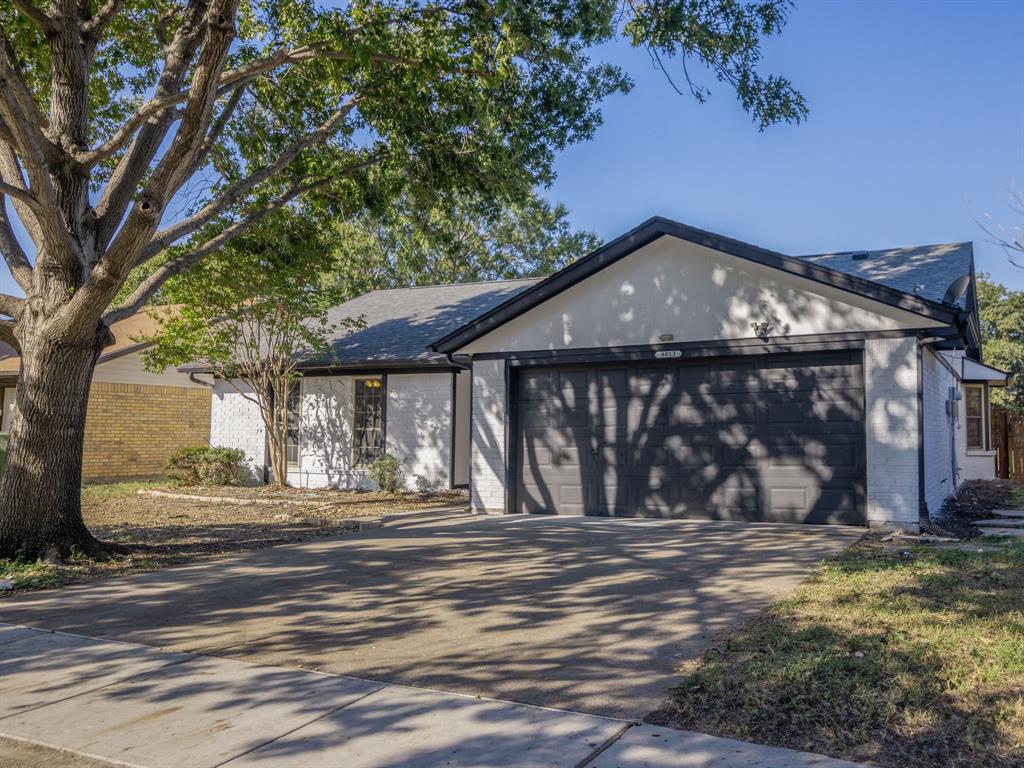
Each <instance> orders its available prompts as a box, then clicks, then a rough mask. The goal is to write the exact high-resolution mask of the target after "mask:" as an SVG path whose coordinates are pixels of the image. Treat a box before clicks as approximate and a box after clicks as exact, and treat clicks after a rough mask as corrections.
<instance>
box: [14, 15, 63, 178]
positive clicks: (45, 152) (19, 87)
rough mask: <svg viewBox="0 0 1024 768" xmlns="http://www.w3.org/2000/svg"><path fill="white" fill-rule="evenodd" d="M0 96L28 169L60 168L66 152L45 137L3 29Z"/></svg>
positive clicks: (22, 75) (35, 106) (36, 107)
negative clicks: (37, 167) (29, 167)
mask: <svg viewBox="0 0 1024 768" xmlns="http://www.w3.org/2000/svg"><path fill="white" fill-rule="evenodd" d="M0 95H2V96H3V99H2V100H0V104H2V106H3V108H2V109H0V118H3V121H4V123H5V124H6V128H7V131H8V133H9V136H10V139H12V140H13V142H14V144H15V145H16V146H17V149H18V150H19V152H20V153H21V155H22V158H23V159H24V161H25V163H26V166H31V165H32V164H33V163H38V164H39V165H40V166H42V167H45V166H46V165H47V164H52V165H56V164H58V163H59V162H60V161H61V160H62V159H63V158H64V152H63V150H61V148H60V147H58V146H57V145H56V144H54V143H53V142H52V141H50V139H48V138H47V137H46V134H44V133H43V126H44V125H45V121H44V120H43V116H42V114H41V113H40V112H39V107H38V105H37V104H36V100H35V98H34V97H33V95H32V91H31V90H30V89H29V87H28V85H27V84H26V82H25V76H24V74H23V73H22V71H21V68H20V67H19V66H18V63H17V56H16V54H15V52H14V49H13V48H12V47H11V44H10V41H9V40H8V39H7V33H6V32H5V30H4V28H3V26H0ZM29 178H30V179H31V178H32V177H31V175H30V176H29Z"/></svg>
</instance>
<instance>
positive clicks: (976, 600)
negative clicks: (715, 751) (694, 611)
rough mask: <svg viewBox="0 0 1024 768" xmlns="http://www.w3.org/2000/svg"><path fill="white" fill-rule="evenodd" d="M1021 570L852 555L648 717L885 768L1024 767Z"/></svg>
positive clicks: (1002, 562)
mask: <svg viewBox="0 0 1024 768" xmlns="http://www.w3.org/2000/svg"><path fill="white" fill-rule="evenodd" d="M1022 560H1024V546H1022V547H1020V548H1019V549H1011V550H1008V551H1004V552H1001V553H997V554H995V555H991V554H990V555H988V556H981V555H973V554H966V553H959V552H927V553H926V552H923V551H921V550H915V551H914V552H913V553H912V556H911V559H910V560H908V559H907V558H906V557H905V556H904V555H903V554H902V553H901V552H900V551H899V550H896V551H895V552H893V551H889V552H882V551H878V550H875V551H872V550H871V549H870V548H867V547H862V546H859V547H855V548H854V550H852V551H851V552H850V553H848V554H845V555H843V556H840V557H839V558H837V559H836V560H835V561H832V562H831V563H829V564H828V565H827V566H826V568H825V572H824V573H822V574H820V575H819V576H818V577H816V578H815V579H814V580H812V581H811V582H810V583H809V585H808V586H807V587H805V588H803V589H802V590H801V592H799V593H797V594H796V595H794V596H793V597H792V598H790V599H788V600H787V601H786V602H785V603H783V604H782V605H780V606H778V607H776V608H773V609H770V610H769V611H767V612H765V613H764V614H762V615H760V616H758V617H755V618H753V619H751V620H749V621H747V622H746V623H744V624H743V625H742V626H741V627H740V628H739V629H737V630H736V631H734V632H731V633H729V634H728V635H725V636H723V637H721V638H719V641H718V642H717V644H716V646H715V648H714V650H713V651H712V652H709V653H706V654H705V655H704V657H703V658H702V659H701V660H700V661H699V662H697V663H694V664H692V665H690V668H689V669H688V670H687V671H686V674H685V676H684V679H683V683H682V684H681V685H680V686H679V687H678V688H677V689H675V690H674V691H673V695H672V699H671V703H670V705H669V706H668V707H666V708H665V709H663V710H661V711H659V712H656V713H655V714H654V715H652V716H651V718H650V720H651V721H652V722H654V723H656V724H662V725H672V726H674V727H679V728H686V729H689V730H697V731H702V732H708V733H712V734H716V735H723V736H732V737H734V738H740V739H746V740H752V741H758V742H762V743H767V744H773V745H777V746H784V747H791V748H796V749H804V750H808V751H813V752H820V753H824V754H831V755H836V756H841V757H845V758H847V759H852V760H877V761H878V762H879V763H881V764H882V765H885V766H892V768H939V767H940V766H941V767H943V768H954V767H955V768H989V767H991V768H996V766H1008V765H1020V764H1024V632H1022V625H1021V621H1020V618H1019V617H1020V616H1021V615H1022V614H1021V611H1022V610H1024V571H1022V569H1021V567H1020V566H1021V563H1022ZM915 568H917V570H914V569H915ZM837 574H838V575H840V576H848V577H849V576H852V577H853V579H854V581H853V583H850V584H844V585H843V586H841V587H840V586H837V585H836V583H835V581H834V579H835V577H836V575H837ZM864 574H875V576H876V577H877V578H884V576H886V575H888V576H891V577H894V578H893V580H892V581H893V583H891V584H890V583H888V582H886V583H883V584H881V585H879V587H878V588H877V589H872V588H871V587H870V586H868V587H866V588H865V587H864V586H863V585H862V584H860V583H859V580H860V579H859V577H862V576H863V575H864ZM830 580H833V581H830ZM827 589H831V590H834V591H835V594H833V592H832V591H830V592H828V596H827V597H823V596H822V592H821V590H827ZM844 611H852V613H851V614H850V615H845V616H844V614H843V612H844ZM1014 617H1016V618H1014Z"/></svg>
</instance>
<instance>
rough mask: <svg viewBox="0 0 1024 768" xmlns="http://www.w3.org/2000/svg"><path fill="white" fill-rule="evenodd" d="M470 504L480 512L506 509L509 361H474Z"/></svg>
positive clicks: (503, 510)
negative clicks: (506, 387)
mask: <svg viewBox="0 0 1024 768" xmlns="http://www.w3.org/2000/svg"><path fill="white" fill-rule="evenodd" d="M472 412H473V429H472V450H471V452H470V454H471V455H470V467H471V468H470V472H471V480H470V489H471V492H470V503H471V505H472V508H473V511H474V512H476V513H478V514H483V513H492V514H493V513H498V514H500V513H502V512H505V511H506V510H505V482H506V477H505V474H506V473H505V469H506V467H507V466H508V463H507V461H506V456H505V427H506V423H507V418H506V413H505V361H504V360H475V361H473V406H472Z"/></svg>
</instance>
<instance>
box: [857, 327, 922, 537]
mask: <svg viewBox="0 0 1024 768" xmlns="http://www.w3.org/2000/svg"><path fill="white" fill-rule="evenodd" d="M864 378H865V384H866V391H865V395H864V398H865V410H866V416H865V420H866V423H865V428H866V430H867V484H868V487H867V514H868V522H869V523H870V524H871V525H880V526H891V525H900V526H904V527H911V528H912V527H915V526H916V525H917V522H918V519H919V508H918V453H917V449H918V422H917V340H916V339H915V338H913V337H906V338H898V339H868V340H867V341H866V342H865V346H864Z"/></svg>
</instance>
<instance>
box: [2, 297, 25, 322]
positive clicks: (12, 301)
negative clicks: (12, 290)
mask: <svg viewBox="0 0 1024 768" xmlns="http://www.w3.org/2000/svg"><path fill="white" fill-rule="evenodd" d="M24 309H25V300H24V299H19V298H18V297H17V296H11V295H10V294H9V293H0V315H7V316H8V317H10V318H12V319H14V320H18V319H19V318H20V317H21V313H22V312H23V311H24Z"/></svg>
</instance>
